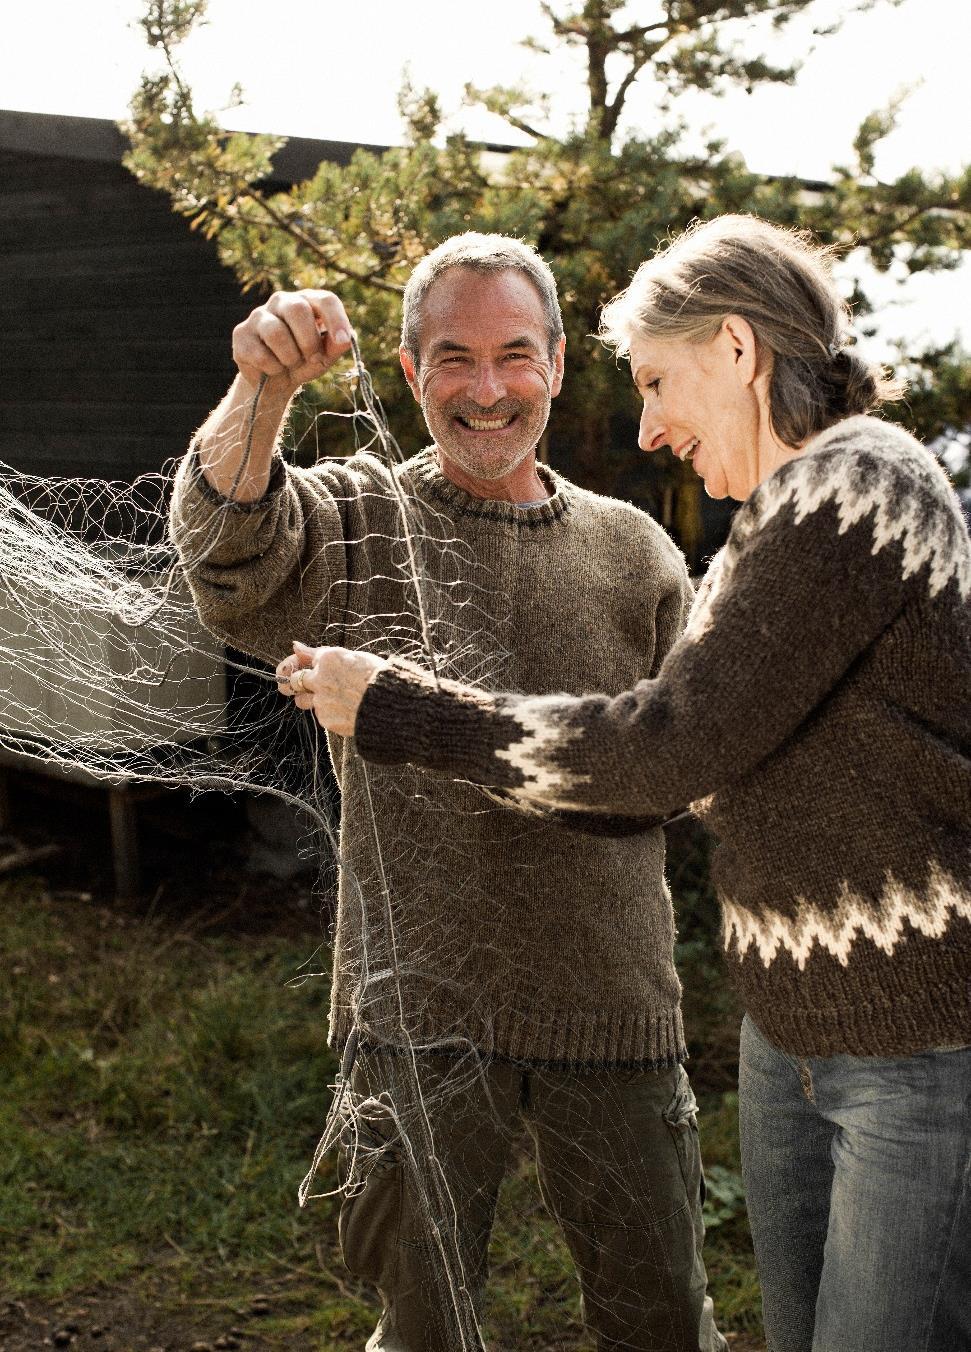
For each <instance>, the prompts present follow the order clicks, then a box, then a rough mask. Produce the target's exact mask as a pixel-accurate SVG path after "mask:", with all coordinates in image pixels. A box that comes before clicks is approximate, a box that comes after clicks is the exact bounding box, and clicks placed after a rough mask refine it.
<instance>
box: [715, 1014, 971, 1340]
mask: <svg viewBox="0 0 971 1352" xmlns="http://www.w3.org/2000/svg"><path fill="white" fill-rule="evenodd" d="M739 1116H740V1120H741V1134H742V1171H743V1174H744V1178H745V1191H746V1198H747V1202H748V1211H749V1218H750V1220H751V1224H752V1237H753V1239H754V1242H755V1257H756V1261H757V1263H758V1267H759V1277H760V1280H761V1283H762V1301H763V1306H764V1312H765V1331H766V1337H767V1339H768V1345H769V1349H770V1352H969V1349H971V1047H965V1048H961V1049H958V1050H955V1051H930V1052H921V1053H919V1054H918V1055H916V1056H905V1057H894V1058H887V1059H883V1058H878V1057H872V1058H871V1057H863V1056H829V1057H821V1058H810V1059H809V1060H800V1059H799V1058H798V1057H795V1056H790V1055H789V1054H788V1053H787V1052H783V1051H781V1050H780V1049H779V1048H777V1047H775V1046H773V1045H772V1044H771V1043H770V1042H768V1041H767V1040H766V1038H764V1037H763V1036H762V1034H761V1033H760V1032H759V1030H758V1029H757V1028H756V1026H755V1024H754V1023H753V1022H752V1020H751V1019H750V1018H748V1016H746V1018H745V1020H744V1022H743V1024H742V1042H741V1054H740V1067H739Z"/></svg>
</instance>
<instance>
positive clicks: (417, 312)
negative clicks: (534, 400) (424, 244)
mask: <svg viewBox="0 0 971 1352" xmlns="http://www.w3.org/2000/svg"><path fill="white" fill-rule="evenodd" d="M451 268H470V269H471V270H472V271H473V272H506V271H509V270H512V271H515V272H521V273H523V274H524V276H526V277H528V278H529V280H530V281H531V282H532V283H533V285H534V286H535V287H536V290H537V291H538V292H539V298H540V300H541V301H542V303H543V313H544V315H545V318H546V336H547V346H548V353H549V359H550V361H551V362H552V361H553V359H554V357H555V355H556V348H557V345H558V344H559V341H560V339H561V338H562V337H563V316H562V314H561V313H560V302H559V299H558V297H557V294H556V278H555V277H554V276H553V273H552V272H551V271H550V268H549V265H548V264H547V263H546V262H545V261H544V260H543V259H542V258H541V257H540V255H539V254H538V253H537V252H536V250H535V249H534V248H532V247H531V246H530V245H529V244H524V243H523V241H522V240H518V239H512V238H510V237H509V236H508V235H485V234H481V233H479V232H478V231H476V230H467V231H466V232H465V233H464V234H462V235H453V236H452V237H451V239H446V240H444V241H443V242H442V243H441V244H439V246H438V247H437V248H436V249H432V251H431V253H428V254H426V255H425V257H424V258H423V259H422V260H421V262H420V263H419V264H418V266H417V267H416V268H415V270H414V272H412V274H411V276H410V277H409V278H408V283H407V285H406V286H405V295H404V311H403V314H402V317H401V346H402V347H404V348H405V349H407V351H408V352H409V353H410V354H411V359H412V361H413V362H414V364H415V369H416V370H417V369H418V361H419V350H418V345H419V340H420V338H421V317H422V307H423V305H424V303H425V297H426V296H427V294H428V290H429V287H430V286H431V285H432V283H433V282H435V281H437V280H438V278H439V277H441V276H442V274H443V273H445V272H448V271H449V270H450V269H451Z"/></svg>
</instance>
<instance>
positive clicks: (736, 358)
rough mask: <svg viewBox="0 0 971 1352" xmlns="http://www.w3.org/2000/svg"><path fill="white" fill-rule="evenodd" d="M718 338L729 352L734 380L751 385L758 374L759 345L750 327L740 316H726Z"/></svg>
mask: <svg viewBox="0 0 971 1352" xmlns="http://www.w3.org/2000/svg"><path fill="white" fill-rule="evenodd" d="M719 337H720V338H721V340H722V342H723V343H724V344H725V346H726V347H727V348H728V350H729V353H730V355H731V360H732V366H733V369H734V371H735V376H736V378H737V379H738V380H739V381H740V382H741V384H743V385H751V384H752V383H753V382H754V380H755V377H756V376H757V375H758V374H759V344H758V340H757V339H756V337H755V331H754V329H753V328H752V325H751V324H750V323H749V322H748V320H747V319H743V318H742V316H741V315H726V316H725V318H724V319H723V320H722V326H721V332H720V333H719Z"/></svg>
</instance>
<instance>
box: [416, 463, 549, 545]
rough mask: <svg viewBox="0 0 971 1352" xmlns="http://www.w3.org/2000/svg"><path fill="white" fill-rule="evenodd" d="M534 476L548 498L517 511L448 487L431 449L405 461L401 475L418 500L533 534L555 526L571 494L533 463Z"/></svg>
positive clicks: (510, 504) (452, 485)
mask: <svg viewBox="0 0 971 1352" xmlns="http://www.w3.org/2000/svg"><path fill="white" fill-rule="evenodd" d="M536 472H537V474H538V475H539V477H540V479H542V481H543V484H544V486H545V487H546V488H548V489H549V492H550V496H549V497H548V498H546V500H545V501H543V502H538V503H535V504H533V505H532V506H529V507H517V505H516V504H515V503H514V502H501V501H499V500H498V499H493V498H477V497H474V496H473V495H472V494H471V493H467V492H466V490H465V489H464V488H460V487H459V485H458V484H455V483H452V481H451V479H448V478H446V476H445V475H444V474H443V473H442V470H441V466H440V465H439V462H438V452H437V451H436V449H435V447H434V446H428V447H426V448H425V450H423V451H419V453H418V454H417V455H415V456H413V457H412V458H411V459H410V460H407V461H405V463H404V465H402V467H401V473H402V474H403V475H406V476H407V478H408V479H409V481H410V482H411V483H412V484H413V485H414V487H415V489H416V490H417V492H418V493H419V495H420V496H422V497H431V498H434V499H435V500H436V501H438V502H440V503H443V504H444V505H445V506H446V507H447V508H448V510H449V511H450V512H451V513H452V514H453V515H456V516H471V517H478V518H479V519H480V520H482V521H489V522H493V523H495V524H497V525H500V526H509V527H511V528H513V529H521V528H523V527H525V528H526V529H530V530H535V529H537V528H542V527H544V526H552V525H555V524H556V523H557V522H558V521H560V520H562V518H563V517H564V516H565V515H566V514H567V512H569V510H570V508H571V506H572V499H573V496H574V494H575V491H576V490H575V489H574V488H573V485H572V484H570V483H568V482H567V481H566V480H565V479H561V478H560V476H559V475H558V474H557V473H556V472H555V471H554V470H552V469H550V467H549V465H543V464H540V463H539V462H537V465H536Z"/></svg>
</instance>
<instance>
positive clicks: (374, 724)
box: [354, 658, 454, 765]
mask: <svg viewBox="0 0 971 1352" xmlns="http://www.w3.org/2000/svg"><path fill="white" fill-rule="evenodd" d="M453 705H454V701H453V700H451V699H449V698H448V697H445V698H442V697H441V696H440V695H439V692H438V690H437V689H436V687H435V685H434V683H433V681H432V677H431V676H430V674H429V673H428V672H427V671H423V670H422V669H421V667H417V666H415V665H414V664H413V663H411V662H407V661H405V660H404V659H403V658H395V659H394V660H393V661H391V662H389V663H388V665H387V666H385V667H382V668H381V669H380V670H379V671H378V672H377V674H376V675H375V676H374V677H373V679H372V680H371V683H370V685H369V686H368V687H367V689H366V690H365V692H364V698H363V699H362V701H361V704H360V707H359V708H358V711H357V721H356V724H355V728H354V741H355V744H356V746H357V750H358V753H359V754H360V755H361V756H363V758H364V759H365V760H366V761H374V762H377V763H378V764H381V765H397V764H399V763H400V762H402V761H415V762H416V763H417V764H420V765H428V764H431V763H432V760H433V759H440V757H438V758H436V757H434V751H435V749H436V748H437V747H440V746H441V745H443V744H444V745H447V744H448V742H449V740H450V739H449V738H448V737H447V735H446V734H445V729H444V726H443V725H444V723H445V721H446V719H447V716H448V710H449V708H450V706H453ZM433 730H435V731H437V735H435V736H432V735H431V734H432V732H433Z"/></svg>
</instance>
